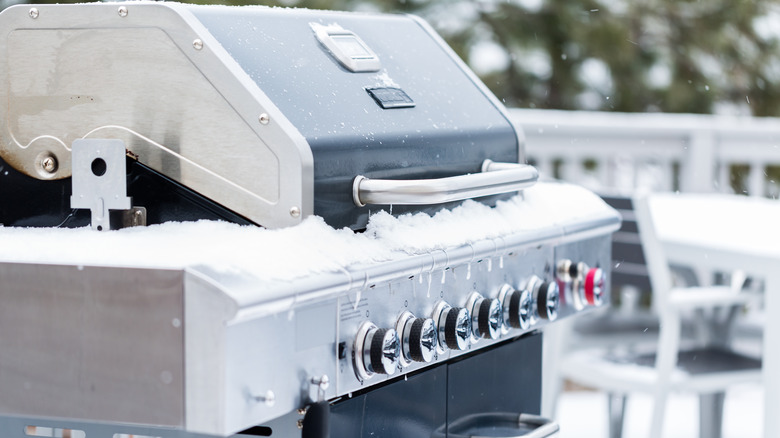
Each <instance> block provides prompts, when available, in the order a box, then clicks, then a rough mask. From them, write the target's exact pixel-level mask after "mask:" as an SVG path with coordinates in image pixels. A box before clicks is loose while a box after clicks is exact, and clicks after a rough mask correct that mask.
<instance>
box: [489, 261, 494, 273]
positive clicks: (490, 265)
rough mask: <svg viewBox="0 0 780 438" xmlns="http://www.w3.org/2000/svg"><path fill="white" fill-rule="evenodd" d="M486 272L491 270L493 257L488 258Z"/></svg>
mask: <svg viewBox="0 0 780 438" xmlns="http://www.w3.org/2000/svg"><path fill="white" fill-rule="evenodd" d="M488 272H493V259H488Z"/></svg>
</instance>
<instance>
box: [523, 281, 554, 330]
mask: <svg viewBox="0 0 780 438" xmlns="http://www.w3.org/2000/svg"><path fill="white" fill-rule="evenodd" d="M527 289H528V290H529V291H530V292H531V295H532V296H533V301H534V303H535V304H536V313H537V314H538V315H539V317H540V318H542V319H546V320H548V321H555V319H556V318H558V304H559V299H560V291H559V290H558V283H556V282H555V281H550V282H547V281H544V280H542V279H541V278H539V277H537V276H535V275H534V276H532V277H531V278H530V279H529V280H528V284H527Z"/></svg>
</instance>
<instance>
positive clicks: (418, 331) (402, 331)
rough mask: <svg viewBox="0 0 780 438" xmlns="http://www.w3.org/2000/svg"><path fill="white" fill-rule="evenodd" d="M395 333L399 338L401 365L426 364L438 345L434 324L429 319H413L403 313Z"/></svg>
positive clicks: (431, 358) (409, 313)
mask: <svg viewBox="0 0 780 438" xmlns="http://www.w3.org/2000/svg"><path fill="white" fill-rule="evenodd" d="M395 329H396V331H397V332H398V334H399V336H400V337H401V357H400V360H401V365H403V366H405V367H406V366H409V365H411V363H412V361H414V362H425V363H428V362H430V361H432V360H433V355H434V353H435V351H436V347H437V345H438V342H439V341H438V335H437V334H436V324H435V323H434V322H433V319H431V318H415V316H414V315H412V313H411V312H409V311H405V312H404V313H402V314H401V316H400V317H399V318H398V323H397V324H396V328H395Z"/></svg>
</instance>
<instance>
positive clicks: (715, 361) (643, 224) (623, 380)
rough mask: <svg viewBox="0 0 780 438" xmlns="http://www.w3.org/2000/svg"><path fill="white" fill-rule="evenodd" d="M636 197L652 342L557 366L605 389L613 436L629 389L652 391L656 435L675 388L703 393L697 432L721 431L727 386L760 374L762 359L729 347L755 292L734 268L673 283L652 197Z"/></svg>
mask: <svg viewBox="0 0 780 438" xmlns="http://www.w3.org/2000/svg"><path fill="white" fill-rule="evenodd" d="M633 204H634V214H635V217H636V222H637V225H638V231H639V236H640V240H641V244H642V249H643V252H644V260H645V262H646V266H647V272H648V275H649V278H650V285H651V288H652V294H653V295H652V310H653V312H654V314H655V315H656V316H657V318H658V322H659V324H658V331H657V337H656V339H655V342H652V343H649V344H644V345H639V344H636V345H623V346H620V348H616V345H615V344H612V345H611V346H609V347H604V346H602V347H598V348H591V349H583V350H576V351H573V352H571V353H568V354H564V355H563V356H562V357H561V362H560V364H559V369H560V372H561V374H562V375H563V377H565V378H567V379H569V380H571V381H573V382H575V383H578V384H581V385H584V386H587V387H592V388H596V389H600V390H602V391H604V392H606V393H607V394H608V396H609V399H608V405H609V411H610V436H611V437H613V438H614V437H620V436H621V434H622V426H623V413H624V410H625V402H626V397H627V395H628V394H630V393H632V392H645V393H650V394H652V396H653V400H654V404H653V414H652V422H651V425H650V438H659V437H660V436H661V431H662V428H663V419H664V414H665V410H666V401H667V398H668V395H669V393H670V392H671V391H691V392H695V393H698V394H699V397H700V421H699V424H700V436H701V437H702V438H719V437H720V436H721V426H722V412H723V400H724V396H725V391H726V389H727V388H728V387H730V386H732V385H735V384H738V383H745V382H758V381H760V379H761V361H760V359H757V358H753V357H748V356H744V355H740V354H737V353H735V352H734V351H732V350H731V349H730V348H729V347H730V341H731V339H730V334H731V327H732V325H733V324H732V323H733V322H734V320H735V318H736V317H737V316H738V314H739V313H740V309H741V308H742V307H743V306H744V304H746V302H747V301H749V300H750V299H751V297H750V296H749V295H746V294H743V293H741V286H742V283H743V281H744V276H741V275H740V274H738V273H737V274H735V275H733V276H732V284H731V286H710V287H682V288H680V287H674V285H673V281H672V275H671V271H670V268H669V265H668V263H667V260H666V258H665V256H664V252H663V248H662V247H661V244H660V242H659V241H658V239H657V237H656V230H655V228H654V225H653V219H652V213H651V211H650V208H649V203H648V198H647V197H639V198H636V199H634V202H633ZM689 316H693V317H694V319H695V320H697V322H698V324H697V325H695V327H697V328H698V329H699V330H697V334H698V336H696V337H695V339H694V340H687V339H684V338H683V336H682V333H683V325H684V322H685V321H686V318H687V317H689Z"/></svg>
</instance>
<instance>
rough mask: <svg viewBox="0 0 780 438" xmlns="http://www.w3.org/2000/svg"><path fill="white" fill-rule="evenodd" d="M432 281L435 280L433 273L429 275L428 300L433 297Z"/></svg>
mask: <svg viewBox="0 0 780 438" xmlns="http://www.w3.org/2000/svg"><path fill="white" fill-rule="evenodd" d="M431 280H433V272H429V273H428V294H427V295H426V297H427V298H430V297H431Z"/></svg>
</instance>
